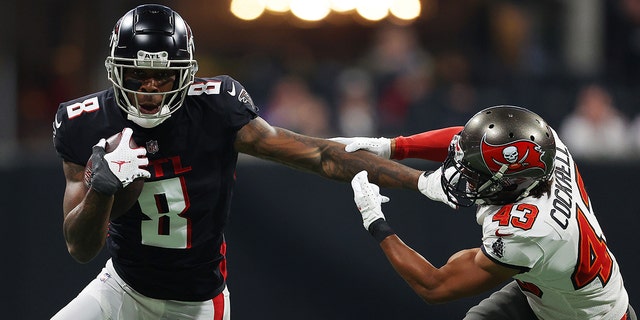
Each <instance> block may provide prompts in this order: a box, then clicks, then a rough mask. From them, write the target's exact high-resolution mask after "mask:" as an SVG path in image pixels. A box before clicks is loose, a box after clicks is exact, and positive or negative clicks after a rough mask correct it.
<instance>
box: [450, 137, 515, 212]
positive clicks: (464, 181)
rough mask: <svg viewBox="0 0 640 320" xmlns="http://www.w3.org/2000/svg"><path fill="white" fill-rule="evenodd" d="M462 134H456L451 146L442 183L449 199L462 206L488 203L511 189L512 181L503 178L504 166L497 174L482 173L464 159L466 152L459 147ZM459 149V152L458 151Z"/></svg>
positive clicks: (505, 168)
mask: <svg viewBox="0 0 640 320" xmlns="http://www.w3.org/2000/svg"><path fill="white" fill-rule="evenodd" d="M459 139H460V136H455V137H454V139H453V141H452V142H451V145H450V146H449V155H448V156H447V159H446V160H445V162H444V164H443V166H442V176H441V183H442V188H443V189H444V190H445V192H446V193H447V197H448V198H449V201H451V202H453V203H455V204H456V205H458V206H460V207H470V206H472V205H474V204H482V203H486V202H487V200H486V199H491V198H495V197H496V196H497V195H498V194H499V193H500V192H501V191H503V190H504V189H505V187H506V189H509V185H510V182H509V180H508V179H503V177H504V172H505V171H506V170H507V167H506V166H503V167H502V168H500V170H498V172H496V173H495V174H493V175H491V176H489V175H485V174H480V173H479V172H478V171H477V170H475V169H473V168H471V167H470V166H469V165H468V164H466V165H465V162H464V161H463V157H464V154H463V153H462V152H461V149H460V148H459V145H458V141H459ZM456 150H458V152H456Z"/></svg>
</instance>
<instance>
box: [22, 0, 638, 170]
mask: <svg viewBox="0 0 640 320" xmlns="http://www.w3.org/2000/svg"><path fill="white" fill-rule="evenodd" d="M588 2H590V3H592V4H593V3H594V1H588ZM571 3H573V5H577V4H579V3H585V2H583V1H582V0H577V1H551V0H549V1H516V0H514V1H481V0H465V1H436V0H433V1H424V2H423V6H424V10H425V12H432V11H429V10H430V9H433V7H436V9H437V11H435V12H436V13H434V14H433V15H430V16H429V15H427V16H426V17H423V18H422V19H423V20H424V22H422V23H415V24H409V25H398V24H394V23H391V22H380V23H378V24H376V25H374V26H367V27H366V28H362V30H363V32H366V34H367V36H363V39H361V41H360V42H358V43H354V44H351V45H352V46H353V47H354V48H352V49H351V51H350V52H355V54H352V55H350V56H349V57H347V58H345V59H336V58H335V57H332V56H329V57H324V56H322V53H317V52H316V51H315V50H314V49H310V48H311V46H310V45H309V46H307V47H306V45H305V44H304V43H297V46H295V47H293V46H290V45H289V44H288V45H287V46H283V47H282V49H283V50H289V51H284V52H282V54H281V55H278V54H274V53H270V54H264V55H261V54H255V53H252V52H251V51H252V49H253V48H252V46H251V45H248V46H245V48H244V50H245V51H246V53H245V54H238V53H237V50H236V51H234V50H230V52H229V54H228V55H227V56H223V54H222V53H217V54H213V53H211V52H208V51H207V50H208V46H207V45H203V41H207V40H206V37H205V36H204V33H206V32H207V31H206V30H200V29H199V27H194V25H199V24H201V22H198V21H195V22H193V21H192V20H191V19H190V16H189V15H187V14H185V13H183V16H185V18H187V21H189V23H190V24H191V25H192V28H193V29H194V34H195V36H196V48H197V50H196V53H197V58H198V60H199V62H200V72H199V75H201V76H212V75H215V74H221V73H226V74H230V75H231V76H233V77H234V78H236V79H237V80H239V81H240V82H241V83H243V84H244V85H245V87H246V88H247V89H248V91H249V92H250V93H251V94H252V96H253V99H254V101H255V102H256V104H257V105H258V106H259V107H260V109H261V116H262V117H264V118H265V119H267V120H268V121H269V122H270V123H271V124H272V125H276V126H282V127H286V128H289V129H291V130H294V131H297V132H301V133H305V134H309V135H314V136H321V137H332V136H394V135H410V134H413V133H416V132H420V131H424V130H428V129H433V128H438V127H444V126H451V125H463V124H464V123H465V122H466V120H467V119H468V118H469V117H470V116H472V115H473V114H474V113H475V112H477V111H479V110H480V109H483V108H485V107H488V106H491V105H499V104H513V105H520V106H523V107H527V108H530V109H532V110H534V111H536V112H538V113H539V114H541V115H542V116H543V117H544V118H546V119H547V121H548V122H549V123H550V124H551V125H552V126H554V127H555V128H556V130H557V131H558V132H559V134H560V136H561V137H562V138H563V139H564V140H566V141H565V142H566V143H567V144H569V145H570V147H571V148H572V150H573V151H574V153H575V156H576V157H578V158H584V159H588V160H593V161H600V160H619V161H627V160H631V159H638V158H639V157H640V105H638V103H640V93H639V92H640V91H639V90H637V89H638V87H639V86H640V76H639V74H640V73H638V72H639V71H640V0H615V1H595V3H598V6H596V8H599V9H600V10H599V11H598V12H597V14H598V16H599V17H600V19H601V23H600V26H601V29H598V30H597V31H598V32H599V33H596V34H594V35H593V36H594V37H596V36H599V38H598V39H600V40H599V41H596V42H595V44H591V45H592V47H588V46H587V47H586V49H585V50H586V51H588V52H587V53H589V55H585V54H584V50H583V51H580V50H575V49H574V50H573V51H572V50H570V49H567V48H566V45H567V43H570V42H571V41H569V39H568V37H571V34H569V33H568V32H565V31H566V30H567V29H566V28H564V29H563V26H564V25H565V24H567V23H568V20H570V19H569V18H568V17H569V15H571V14H572V12H573V11H571V10H573V8H572V7H571V5H570V4H571ZM167 4H168V5H170V6H174V8H175V9H176V10H177V11H179V12H182V11H183V10H181V9H182V8H181V5H178V4H177V2H176V4H175V5H173V3H172V2H168V3H167ZM424 4H430V5H432V6H433V7H432V8H429V7H427V6H425V5H424ZM183 5H184V4H183ZM87 6H89V4H86V3H85V4H83V5H81V7H80V8H75V9H73V10H86V9H87ZM127 7H128V6H127ZM123 8H125V7H124V6H123ZM69 9H71V6H69ZM118 9H121V8H118ZM113 11H116V9H113ZM116 12H118V14H115V16H118V15H119V14H120V13H119V11H116ZM122 12H124V9H123V10H122ZM76 13H77V12H76ZM583 14H584V15H585V16H586V17H587V18H588V17H589V13H588V12H587V13H583ZM69 16H73V17H74V19H75V20H74V21H73V23H72V24H82V23H88V22H89V21H87V20H82V18H78V17H77V16H76V15H75V14H73V13H72V14H69ZM85 19H86V18H85ZM574 20H576V19H574ZM100 23H103V22H102V21H101V22H100ZM104 23H106V24H107V25H108V26H109V27H108V28H107V29H110V26H111V24H112V23H113V22H112V21H109V22H106V21H105V22H104ZM574 25H577V26H580V21H579V20H577V22H575V21H574ZM73 30H74V31H77V29H73ZM563 30H565V31H563ZM62 35H66V36H68V37H69V39H71V42H69V41H62V39H59V40H61V41H60V43H57V44H55V45H53V47H52V49H51V54H50V55H48V56H47V57H46V58H42V59H49V60H50V61H48V62H49V63H48V64H47V65H50V66H52V67H50V68H45V69H43V70H38V71H39V72H43V73H45V74H46V76H44V75H38V74H29V75H27V76H21V77H20V78H21V79H20V81H19V83H18V85H19V86H18V89H19V91H18V120H19V126H18V131H19V133H18V138H19V140H20V142H21V144H22V145H23V148H25V149H27V150H32V151H34V150H36V151H37V150H43V149H44V150H46V151H50V150H49V149H48V148H51V147H50V141H51V140H50V139H51V121H52V119H53V118H52V117H53V114H54V111H55V109H56V108H57V106H58V104H59V103H60V102H62V101H65V100H69V99H72V98H76V97H80V96H83V95H85V94H88V93H91V92H93V91H97V90H101V89H103V88H106V87H107V83H106V79H105V78H106V76H105V75H104V71H103V69H102V68H103V67H102V59H103V57H104V56H106V44H105V45H104V46H103V47H90V48H89V49H87V50H84V49H80V48H81V47H82V43H81V41H80V43H78V42H74V41H75V40H77V39H78V38H77V36H74V35H73V33H72V32H71V31H69V30H68V31H67V32H66V33H64V32H63V33H62ZM336 37H337V36H336ZM327 39H331V37H328V38H327ZM106 41H107V35H104V39H99V40H98V41H97V43H106ZM327 41H328V42H330V41H329V40H327ZM316 45H317V44H316ZM323 45H324V46H326V47H328V49H327V51H330V50H331V48H330V47H331V46H332V45H334V44H332V43H325V44H323ZM339 45H342V46H344V45H348V44H345V43H344V42H343V43H340V44H339ZM274 46H277V44H274ZM203 47H204V50H201V49H200V48H203ZM291 48H294V49H291ZM596 49H597V50H596ZM323 52H326V51H323ZM571 52H573V55H571ZM589 59H591V60H589ZM580 61H582V62H580ZM585 61H586V62H585ZM578 62H580V63H581V64H580V63H578ZM576 65H578V66H579V68H576V67H575V66H576ZM87 66H89V67H87ZM572 68H573V69H572ZM22 71H24V68H22ZM26 71H28V72H32V73H33V70H31V69H27V70H26ZM87 74H93V75H94V76H93V77H92V78H89V79H87V78H86V76H87ZM33 84H35V85H33ZM51 153H53V152H51Z"/></svg>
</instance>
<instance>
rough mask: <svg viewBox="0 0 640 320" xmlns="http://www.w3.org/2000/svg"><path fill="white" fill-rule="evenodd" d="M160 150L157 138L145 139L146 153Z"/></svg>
mask: <svg viewBox="0 0 640 320" xmlns="http://www.w3.org/2000/svg"><path fill="white" fill-rule="evenodd" d="M158 150H160V147H158V141H157V140H151V141H147V153H150V154H154V153H156V152H158Z"/></svg>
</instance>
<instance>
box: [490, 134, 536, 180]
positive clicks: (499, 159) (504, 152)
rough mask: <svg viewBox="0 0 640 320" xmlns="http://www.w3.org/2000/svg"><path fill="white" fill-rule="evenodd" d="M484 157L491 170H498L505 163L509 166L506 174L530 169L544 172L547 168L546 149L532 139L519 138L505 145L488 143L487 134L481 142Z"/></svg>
mask: <svg viewBox="0 0 640 320" xmlns="http://www.w3.org/2000/svg"><path fill="white" fill-rule="evenodd" d="M480 151H481V153H482V159H483V160H484V163H485V164H486V166H487V167H488V168H489V170H491V172H498V170H500V168H502V166H503V165H506V166H507V171H506V172H505V175H508V174H512V173H516V172H521V171H524V170H528V169H538V170H542V171H543V172H544V171H545V169H546V168H547V166H546V164H545V163H544V162H543V161H542V156H543V155H544V151H542V148H541V147H540V145H538V144H537V143H535V142H533V141H530V140H518V141H514V142H510V143H507V144H503V145H492V144H489V143H487V141H486V136H484V137H482V142H481V143H480Z"/></svg>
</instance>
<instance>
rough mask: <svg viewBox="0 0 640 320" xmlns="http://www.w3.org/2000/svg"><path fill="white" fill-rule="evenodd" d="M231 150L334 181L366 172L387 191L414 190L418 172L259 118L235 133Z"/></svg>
mask: <svg viewBox="0 0 640 320" xmlns="http://www.w3.org/2000/svg"><path fill="white" fill-rule="evenodd" d="M235 147H236V150H237V151H238V152H242V153H246V154H249V155H252V156H255V157H259V158H263V159H267V160H272V161H275V162H278V163H282V164H285V165H288V166H290V167H293V168H296V169H299V170H304V171H308V172H313V173H317V174H319V175H321V176H323V177H326V178H330V179H334V180H340V181H349V180H350V179H351V178H352V177H353V176H354V175H355V174H356V173H358V172H359V171H361V170H367V171H369V175H370V177H371V179H372V181H375V182H376V183H378V184H380V185H381V186H384V187H389V188H406V189H413V190H417V182H418V177H419V176H420V174H421V173H422V171H419V170H415V169H412V168H409V167H407V166H405V165H402V164H400V163H397V162H395V161H390V160H387V159H382V158H380V157H378V156H376V155H374V154H372V153H370V152H365V151H358V152H354V153H349V152H346V151H345V150H344V145H342V144H340V143H337V142H334V141H330V140H326V139H321V138H314V137H309V136H305V135H301V134H297V133H295V132H292V131H289V130H286V129H283V128H278V127H273V126H271V125H269V124H268V123H267V122H266V121H264V120H263V119H262V118H260V117H258V118H256V119H254V120H252V121H250V122H249V123H248V124H247V125H245V126H244V127H243V128H242V129H240V131H238V135H237V137H236V142H235Z"/></svg>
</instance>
